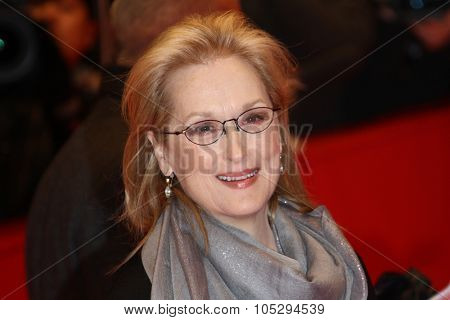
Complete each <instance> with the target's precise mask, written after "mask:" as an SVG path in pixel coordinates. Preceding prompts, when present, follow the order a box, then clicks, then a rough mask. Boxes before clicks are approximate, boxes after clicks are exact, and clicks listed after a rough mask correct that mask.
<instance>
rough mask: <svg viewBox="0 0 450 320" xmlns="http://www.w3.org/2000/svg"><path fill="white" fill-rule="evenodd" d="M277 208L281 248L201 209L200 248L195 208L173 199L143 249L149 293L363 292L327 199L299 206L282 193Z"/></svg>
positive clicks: (328, 295)
mask: <svg viewBox="0 0 450 320" xmlns="http://www.w3.org/2000/svg"><path fill="white" fill-rule="evenodd" d="M274 216H275V219H274V221H272V223H271V226H272V230H273V232H274V235H275V239H276V243H277V248H278V252H277V251H274V250H271V249H269V248H267V247H265V246H264V245H262V244H261V243H259V242H258V241H256V240H255V239H253V238H252V237H251V236H250V235H248V234H247V233H246V232H244V231H242V230H240V229H237V228H235V227H232V226H230V225H226V224H223V223H221V222H220V221H218V220H217V219H215V218H214V217H212V216H210V215H208V214H205V213H202V219H203V221H204V223H205V227H206V230H207V233H208V239H209V249H208V250H205V245H204V240H203V235H202V233H201V232H200V229H199V228H198V226H197V225H196V223H195V222H194V221H193V219H192V214H189V212H188V210H187V209H185V207H184V206H183V205H182V204H181V202H180V201H178V200H176V199H173V200H172V201H171V204H170V205H169V206H168V207H167V209H166V210H165V211H164V212H163V214H162V215H161V217H160V218H159V220H158V222H157V224H156V226H155V228H154V230H153V232H152V233H151V235H150V237H149V238H148V240H147V241H146V243H145V245H144V247H143V248H142V251H141V255H142V262H143V264H144V268H145V270H146V273H147V275H148V277H149V280H150V281H151V283H152V290H151V297H150V298H151V299H157V300H166V299H185V300H186V299H263V300H274V299H298V300H303V299H366V298H367V280H366V277H365V274H364V271H363V268H362V266H361V263H360V262H359V260H358V257H357V256H356V254H355V252H354V251H353V249H352V248H351V246H350V245H349V244H348V242H347V240H346V239H345V238H344V236H343V235H342V233H341V231H340V230H339V228H338V227H337V226H336V224H335V222H334V221H333V219H332V218H331V216H330V214H329V212H328V210H327V208H326V207H325V206H323V205H322V206H318V207H317V208H315V209H314V210H313V211H311V212H309V213H304V214H301V213H299V212H298V209H297V207H296V206H295V205H294V204H293V203H292V202H289V201H286V200H283V199H281V200H280V202H279V205H278V209H277V211H276V212H275V215H274Z"/></svg>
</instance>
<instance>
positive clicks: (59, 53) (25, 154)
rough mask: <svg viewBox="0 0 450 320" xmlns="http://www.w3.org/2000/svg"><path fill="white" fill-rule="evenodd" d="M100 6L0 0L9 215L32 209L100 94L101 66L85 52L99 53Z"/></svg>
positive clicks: (1, 144)
mask: <svg viewBox="0 0 450 320" xmlns="http://www.w3.org/2000/svg"><path fill="white" fill-rule="evenodd" d="M10 6H11V7H10ZM15 10H17V11H18V12H16V11H15ZM91 12H92V14H91ZM93 14H94V11H93V10H91V9H90V6H88V2H87V1H82V0H61V1H50V0H49V1H32V2H28V1H7V2H6V3H1V4H0V105H1V108H0V173H1V177H2V181H1V182H0V194H1V195H0V216H2V217H3V216H16V215H19V214H25V213H26V212H27V211H28V207H29V204H30V200H31V195H32V193H33V192H34V189H35V187H36V184H37V182H38V180H39V178H40V177H41V175H42V173H43V172H44V170H45V168H46V167H47V166H48V164H49V163H50V161H51V159H52V158H53V156H54V154H55V152H56V151H57V149H58V148H59V147H60V145H61V144H62V143H63V142H64V141H65V140H66V139H67V137H68V136H69V135H70V133H71V132H72V131H73V130H74V128H75V127H76V126H77V124H78V123H79V122H80V121H81V120H82V118H83V117H84V116H85V115H86V113H87V112H88V109H89V105H90V104H91V102H92V101H93V99H94V97H95V91H97V90H98V86H99V80H100V78H99V75H98V71H97V70H96V69H93V68H92V67H86V65H85V64H84V63H82V62H81V60H80V58H81V54H88V55H91V57H92V58H94V59H95V53H94V52H95V41H96V22H95V20H94V15H93ZM30 15H31V17H30V19H32V20H33V22H34V23H33V22H31V21H29V20H28V19H27V18H26V17H25V16H30ZM37 23H39V24H37ZM47 31H48V32H47ZM55 37H56V38H55ZM62 42H64V43H66V44H68V45H70V46H71V47H73V48H74V49H76V50H77V52H76V53H75V54H73V52H74V51H73V50H72V49H71V50H67V48H68V47H67V46H66V45H63V44H62ZM93 70H95V71H93Z"/></svg>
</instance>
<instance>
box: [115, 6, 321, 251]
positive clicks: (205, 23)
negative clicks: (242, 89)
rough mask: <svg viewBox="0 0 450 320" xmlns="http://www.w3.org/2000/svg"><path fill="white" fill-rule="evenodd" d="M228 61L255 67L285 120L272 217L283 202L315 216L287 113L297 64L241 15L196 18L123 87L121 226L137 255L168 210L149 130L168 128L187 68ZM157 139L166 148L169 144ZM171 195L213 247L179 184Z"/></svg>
mask: <svg viewBox="0 0 450 320" xmlns="http://www.w3.org/2000/svg"><path fill="white" fill-rule="evenodd" d="M228 56H236V57H239V58H241V59H243V60H245V61H246V62H248V63H249V64H250V65H252V66H253V67H254V68H255V70H256V71H257V74H258V75H259V77H260V78H261V80H262V81H263V83H264V85H265V88H266V90H267V92H268V94H269V97H270V99H271V101H272V103H273V105H274V106H276V107H279V108H281V109H282V111H281V112H280V113H279V114H280V115H279V117H280V124H281V127H282V128H284V129H283V130H281V138H282V144H283V158H282V161H283V165H284V167H285V168H287V170H286V171H285V173H284V174H281V176H280V179H279V182H278V185H277V187H276V189H275V192H274V194H273V195H272V197H271V199H270V204H269V205H270V208H271V210H274V209H275V208H276V205H277V199H278V196H280V195H281V196H283V197H285V198H288V199H290V200H292V201H294V202H296V203H297V204H298V205H299V207H300V211H301V212H305V211H310V210H311V209H312V208H311V205H310V203H309V200H308V198H307V195H306V192H305V190H304V188H303V185H302V182H301V178H300V174H299V171H298V167H297V163H296V157H295V150H294V149H293V147H292V143H291V141H290V136H289V133H288V129H287V128H288V113H287V108H288V107H289V105H290V103H292V102H293V100H294V98H295V96H296V91H297V89H298V87H299V81H298V80H297V79H298V78H297V68H296V64H295V62H294V60H293V59H292V58H291V56H290V54H289V53H288V51H287V50H286V49H285V48H284V47H283V46H282V45H281V44H280V43H279V42H278V41H276V40H275V39H274V38H272V37H271V36H270V35H269V34H267V33H266V32H264V31H262V30H260V29H258V28H256V27H254V26H253V25H252V24H251V23H250V22H249V21H248V20H247V19H246V18H245V17H244V16H243V15H242V14H240V13H238V12H233V11H229V12H225V13H215V14H211V15H208V16H199V15H195V16H190V17H188V18H186V19H185V20H183V21H182V22H180V23H178V24H177V25H175V26H173V27H171V28H169V29H168V30H167V31H165V32H164V33H162V34H161V35H160V36H159V37H158V38H157V39H156V40H155V41H154V43H153V44H152V46H151V47H150V48H149V49H148V50H147V51H146V53H145V54H144V55H143V56H142V57H141V58H140V59H139V60H138V61H137V63H136V64H135V65H134V67H133V68H132V70H131V72H130V75H129V78H128V80H127V83H126V86H125V91H124V96H123V101H122V111H123V115H124V118H125V120H126V121H127V122H128V124H129V128H130V131H129V136H128V140H127V143H126V146H125V152H124V157H123V182H124V186H125V194H126V200H125V210H124V212H123V214H122V215H121V219H122V220H124V221H126V222H127V224H128V226H129V227H130V229H131V231H132V233H133V234H134V235H135V236H136V239H137V240H138V241H140V243H139V244H138V246H137V247H136V249H135V250H134V251H133V253H132V254H134V253H135V252H136V251H137V250H138V249H139V248H140V247H141V246H142V245H143V243H145V239H146V235H149V234H150V231H151V230H152V228H153V226H154V225H155V223H156V221H157V220H158V218H159V216H160V215H161V213H162V212H163V210H164V208H165V207H166V205H167V199H166V198H165V195H164V189H165V186H166V185H165V180H164V176H163V175H162V173H161V171H160V169H159V166H158V163H157V160H156V157H155V155H154V153H153V148H152V146H151V144H150V142H149V141H148V139H147V132H148V130H149V128H162V126H163V125H165V124H166V123H167V122H168V120H169V119H170V112H171V104H170V101H169V99H168V93H167V92H166V83H167V79H168V77H169V75H170V73H171V72H173V71H174V70H176V69H177V68H180V67H181V66H185V65H192V64H194V65H195V64H203V63H206V62H208V61H210V60H211V59H216V58H221V57H228ZM155 136H156V137H158V139H162V140H158V141H159V142H162V143H164V137H163V136H161V135H155ZM172 190H173V192H174V193H175V195H176V196H177V197H178V198H179V199H180V200H181V201H182V202H183V203H184V204H185V205H186V206H187V207H188V208H190V209H191V210H192V212H193V214H194V217H195V219H196V221H197V223H198V224H199V226H200V228H201V230H202V231H203V234H204V236H205V241H206V242H207V234H206V230H205V229H204V225H203V221H202V219H201V217H200V208H198V207H197V205H196V204H195V203H194V202H193V201H192V200H191V199H190V198H189V197H188V196H187V195H186V194H185V193H184V192H183V190H182V189H181V187H180V186H179V185H178V184H177V183H175V184H174V186H173V188H172ZM132 254H131V255H132Z"/></svg>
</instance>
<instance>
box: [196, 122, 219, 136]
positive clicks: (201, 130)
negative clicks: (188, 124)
mask: <svg viewBox="0 0 450 320" xmlns="http://www.w3.org/2000/svg"><path fill="white" fill-rule="evenodd" d="M189 131H191V134H192V135H206V134H211V133H214V132H216V127H215V126H213V125H211V124H199V125H197V126H195V127H192V128H191V129H190V130H189Z"/></svg>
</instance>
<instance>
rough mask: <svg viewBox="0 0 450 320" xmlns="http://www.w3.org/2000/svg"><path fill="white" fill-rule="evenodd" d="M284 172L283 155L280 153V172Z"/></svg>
mask: <svg viewBox="0 0 450 320" xmlns="http://www.w3.org/2000/svg"><path fill="white" fill-rule="evenodd" d="M283 172H284V166H283V156H282V155H281V154H280V173H283Z"/></svg>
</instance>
